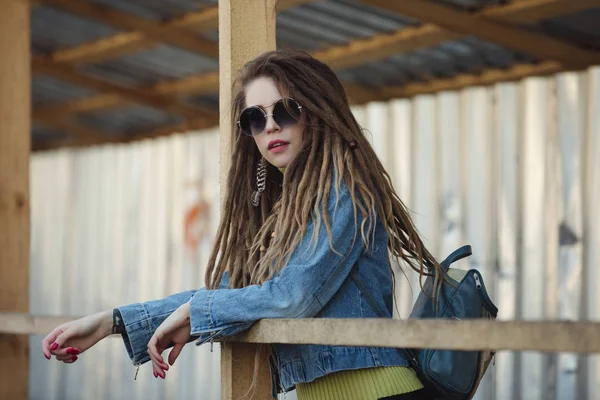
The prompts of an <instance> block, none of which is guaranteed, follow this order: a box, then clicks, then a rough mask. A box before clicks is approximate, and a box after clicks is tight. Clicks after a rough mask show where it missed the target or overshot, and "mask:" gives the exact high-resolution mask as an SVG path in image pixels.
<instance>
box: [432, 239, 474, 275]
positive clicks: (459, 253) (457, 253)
mask: <svg viewBox="0 0 600 400" xmlns="http://www.w3.org/2000/svg"><path fill="white" fill-rule="evenodd" d="M471 254H473V251H472V250H471V246H469V245H466V246H462V247H460V248H458V249H456V250H454V251H453V252H452V253H450V255H449V256H448V257H446V259H445V260H444V261H442V263H441V264H440V266H441V267H442V269H443V270H444V271H446V272H448V269H449V268H450V264H452V263H454V262H457V261H458V260H462V259H463V258H465V257H469V256H470V255H471Z"/></svg>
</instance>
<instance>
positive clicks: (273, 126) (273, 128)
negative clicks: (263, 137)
mask: <svg viewBox="0 0 600 400" xmlns="http://www.w3.org/2000/svg"><path fill="white" fill-rule="evenodd" d="M266 118H267V124H266V125H265V132H267V133H273V132H279V131H280V130H281V128H280V127H279V125H277V122H275V120H274V119H273V115H272V114H269V115H267V117H266Z"/></svg>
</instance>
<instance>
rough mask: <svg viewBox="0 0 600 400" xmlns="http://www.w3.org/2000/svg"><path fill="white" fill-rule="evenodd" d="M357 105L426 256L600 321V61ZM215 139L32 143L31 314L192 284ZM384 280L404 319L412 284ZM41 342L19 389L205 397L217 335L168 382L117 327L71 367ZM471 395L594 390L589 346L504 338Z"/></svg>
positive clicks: (89, 308)
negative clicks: (568, 349)
mask: <svg viewBox="0 0 600 400" xmlns="http://www.w3.org/2000/svg"><path fill="white" fill-rule="evenodd" d="M354 111H355V113H356V115H357V117H358V119H359V121H360V122H361V123H362V125H363V126H364V127H365V129H366V134H367V135H369V136H370V137H371V138H372V143H373V145H374V147H375V149H376V150H377V152H378V153H379V155H380V157H381V159H382V160H383V163H384V164H385V165H386V167H387V168H388V171H389V172H390V173H391V175H392V177H393V179H394V181H395V185H396V188H397V190H398V192H399V193H400V195H401V197H402V199H404V201H405V202H406V203H407V205H408V206H409V208H410V209H411V210H412V211H413V215H414V218H415V221H416V223H417V226H418V228H419V230H420V232H421V233H422V234H423V235H424V237H425V238H426V242H427V244H428V246H429V247H430V249H431V250H432V251H433V253H434V254H435V255H436V256H438V257H439V258H443V257H444V256H445V255H447V254H448V253H450V252H451V251H452V250H453V249H455V248H456V247H458V246H460V245H462V244H465V243H469V244H471V245H473V249H474V255H473V256H472V257H470V259H469V260H468V261H463V262H461V264H460V265H461V267H463V268H469V267H474V268H478V269H480V270H481V271H482V273H483V276H484V279H485V281H486V285H487V286H488V288H489V289H490V292H491V296H492V298H493V299H494V301H495V302H496V304H497V305H498V307H499V309H500V316H499V318H501V319H525V320H540V319H570V320H577V319H591V320H600V294H599V291H598V287H599V286H600V273H599V272H598V268H597V264H598V263H600V252H599V249H600V211H599V210H598V208H599V207H598V205H599V204H600V69H599V68H597V69H592V70H590V71H588V72H586V73H581V74H575V73H568V74H561V75H559V76H557V77H553V78H531V79H528V80H525V81H523V82H521V83H518V84H512V83H511V84H500V85H497V86H495V87H490V88H474V89H468V90H465V91H462V92H460V93H458V92H454V93H443V94H440V95H437V96H422V97H418V98H415V99H413V100H397V101H392V102H390V103H372V104H369V105H367V106H365V107H360V108H356V109H355V110H354ZM217 149H218V137H217V132H216V131H211V132H205V133H198V134H190V135H187V136H173V137H169V138H165V139H160V140H156V141H153V142H142V143H137V144H133V145H129V146H120V147H113V146H108V147H103V148H99V149H91V150H82V151H77V152H70V151H59V152H53V153H45V154H36V155H34V156H33V160H32V168H31V185H32V250H31V251H32V258H31V260H32V265H31V272H32V273H31V313H32V314H42V315H48V314H50V315H84V314H88V313H92V312H96V311H100V310H104V309H107V308H112V307H114V306H116V305H120V304H124V303H130V302H135V301H143V300H148V299H154V298H159V297H163V296H166V295H167V294H169V293H173V292H176V291H180V290H185V289H189V288H193V287H197V286H201V285H202V281H203V280H202V276H203V268H204V265H205V263H206V259H207V255H208V251H209V249H210V246H211V242H212V238H213V236H214V234H215V232H216V226H217V222H218V213H219V210H218V208H219V206H218V199H219V194H218V150H217ZM397 278H398V285H397V294H396V295H397V299H398V303H399V308H400V310H401V315H402V316H403V317H406V315H407V314H408V312H409V309H410V305H411V302H412V299H413V298H414V297H415V296H416V291H417V290H418V284H417V281H416V276H414V274H411V276H410V278H411V279H410V285H409V283H408V281H407V280H406V279H404V278H403V276H402V274H400V273H398V274H397ZM411 287H412V291H411ZM40 340H41V337H39V336H33V337H32V338H31V345H32V350H33V351H32V353H31V378H30V379H31V381H30V382H31V385H30V386H31V396H30V397H31V398H32V399H83V398H85V399H125V398H127V399H129V398H132V399H136V398H137V399H159V398H180V399H217V398H218V397H219V354H218V346H215V351H214V352H213V353H211V352H210V349H209V348H208V346H202V347H200V348H196V347H194V346H189V349H187V350H186V351H184V352H183V353H182V356H181V360H179V361H178V363H177V364H176V365H175V367H174V368H173V369H172V371H171V372H170V374H169V377H168V378H167V380H165V381H162V380H156V379H154V378H153V377H152V375H151V372H150V369H149V368H148V366H143V367H142V368H141V369H140V371H139V375H138V377H137V380H136V381H134V380H133V377H134V373H135V370H134V368H133V367H132V366H131V364H130V362H129V360H128V358H127V356H126V353H125V350H124V347H123V345H122V344H121V343H120V341H119V340H107V341H105V343H101V344H99V345H97V346H96V347H95V348H93V349H91V350H90V351H89V352H88V353H86V354H83V355H82V356H81V358H80V360H79V361H78V362H77V363H75V364H74V365H63V364H59V363H56V362H49V361H47V360H45V359H44V358H43V356H42V354H41V352H40V351H39V342H40ZM540 340H551V338H550V337H548V338H540ZM293 397H294V396H293V394H291V395H288V396H287V398H288V399H290V398H293ZM478 398H479V399H486V400H487V399H527V400H530V399H532V400H536V399H561V400H562V399H575V398H577V399H590V400H593V399H598V398H600V359H599V358H598V356H589V357H588V356H578V355H577V354H541V353H536V352H523V353H510V352H500V353H498V355H497V357H496V364H495V365H494V366H491V367H490V370H489V372H488V375H487V377H486V379H485V382H484V383H483V384H482V386H481V389H480V391H479V394H478Z"/></svg>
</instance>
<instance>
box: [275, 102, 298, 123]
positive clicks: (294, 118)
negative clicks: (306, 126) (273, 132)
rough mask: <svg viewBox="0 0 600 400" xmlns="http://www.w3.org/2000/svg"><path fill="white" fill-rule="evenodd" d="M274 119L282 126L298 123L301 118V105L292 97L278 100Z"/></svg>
mask: <svg viewBox="0 0 600 400" xmlns="http://www.w3.org/2000/svg"><path fill="white" fill-rule="evenodd" d="M273 119H274V120H275V122H277V125H279V126H280V127H282V128H283V127H287V126H294V125H296V124H297V123H298V121H299V120H300V105H299V104H298V103H297V102H296V100H292V99H282V100H280V101H278V102H277V103H276V104H275V106H274V107H273Z"/></svg>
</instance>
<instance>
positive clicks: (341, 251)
mask: <svg viewBox="0 0 600 400" xmlns="http://www.w3.org/2000/svg"><path fill="white" fill-rule="evenodd" d="M237 86H238V89H239V91H238V94H237V96H236V97H235V100H234V104H233V114H232V115H233V116H234V118H235V121H234V123H233V128H234V133H235V138H234V144H233V155H232V163H231V168H230V170H229V176H228V182H227V186H226V187H225V190H226V199H225V208H224V211H223V213H222V217H221V222H220V226H219V230H218V233H217V237H216V241H215V245H214V248H213V251H212V255H211V258H210V260H209V263H208V269H207V274H206V282H205V283H206V289H205V288H202V289H200V290H197V291H188V292H183V293H178V294H175V295H172V296H169V297H167V298H165V299H162V300H155V301H149V302H146V303H141V304H132V305H127V306H123V307H119V308H117V309H115V310H111V311H107V312H103V313H99V314H96V315H92V316H89V317H85V318H82V319H80V320H77V321H73V322H70V323H67V324H64V325H61V326H59V327H58V328H56V329H55V330H54V331H52V332H51V333H50V334H49V335H48V336H47V337H46V338H45V339H44V341H43V351H44V354H45V355H46V357H47V358H50V357H51V355H55V356H56V359H57V360H59V361H63V362H65V363H72V362H75V361H76V359H77V354H79V353H81V352H83V351H85V350H87V349H89V348H90V347H91V346H93V345H94V344H95V343H97V342H98V341H99V340H101V339H102V338H104V337H106V336H107V335H109V334H110V333H111V332H112V333H122V335H123V338H124V343H125V346H126V348H127V351H128V353H129V356H130V357H131V359H132V360H133V362H134V363H135V364H138V365H139V364H141V363H144V362H146V361H149V360H151V361H152V366H153V373H154V376H155V377H161V378H163V379H164V378H165V376H166V371H168V369H169V364H170V365H173V363H174V362H175V360H176V359H177V357H178V355H179V353H180V352H181V350H182V348H183V346H184V345H185V344H186V343H188V342H189V341H190V340H194V339H198V344H201V343H205V342H207V341H212V340H215V339H219V338H222V337H225V336H228V335H233V334H235V333H238V332H241V331H243V330H246V329H247V328H249V327H250V326H251V325H252V324H253V323H254V322H256V321H257V320H259V319H263V318H310V317H322V318H340V317H341V318H375V317H376V314H375V311H374V310H373V309H372V308H371V307H370V306H369V304H368V302H367V301H366V300H365V298H364V297H363V296H362V295H361V293H360V291H359V289H358V287H357V286H356V284H355V283H354V282H353V280H352V279H351V277H350V272H351V270H352V269H353V268H356V271H357V273H358V276H359V277H360V279H361V280H362V281H363V283H364V284H365V285H366V286H367V287H368V288H369V289H371V291H372V295H373V296H374V297H375V298H376V301H377V302H378V303H379V306H380V307H381V308H384V309H385V310H387V312H388V313H389V316H390V317H391V315H392V298H393V273H392V270H391V266H390V263H389V253H388V250H389V252H391V254H392V255H393V256H394V257H396V258H400V259H402V260H403V261H404V262H406V263H408V264H409V265H410V266H411V267H412V268H413V269H414V270H416V271H418V272H419V273H420V274H421V275H423V274H431V273H434V272H435V271H437V270H439V264H438V263H437V262H436V260H435V259H434V258H433V257H432V255H431V254H430V253H429V252H428V251H427V250H426V249H425V247H424V245H423V242H422V241H421V239H420V238H419V236H418V234H417V232H416V230H415V228H414V226H413V223H412V221H411V219H410V217H409V214H408V212H407V211H406V208H405V207H404V205H403V204H402V202H401V201H400V199H399V198H398V196H397V195H396V193H395V192H394V189H393V187H392V185H391V183H390V178H389V175H388V174H387V173H386V171H385V170H384V168H383V166H382V165H381V163H380V162H379V160H378V159H377V156H376V155H375V152H374V151H373V149H372V148H371V146H370V144H369V142H368V141H367V139H366V138H365V136H364V135H363V132H362V130H361V128H360V126H359V125H358V123H357V121H356V119H355V118H354V116H353V115H352V112H351V111H350V107H349V105H348V100H347V98H346V95H345V93H344V89H343V87H342V85H341V83H340V82H339V80H338V79H337V77H336V76H335V74H334V73H333V71H332V70H331V69H330V68H329V67H327V66H326V65H324V64H323V63H321V62H319V61H318V60H316V59H314V58H312V57H311V56H310V55H308V54H306V53H302V52H296V51H273V52H268V53H265V54H263V55H261V56H259V57H258V58H256V59H254V60H252V61H251V62H249V63H248V64H247V65H246V66H245V67H244V68H243V69H242V71H241V74H240V76H239V78H238V85H237ZM437 276H443V274H439V275H437ZM170 346H173V348H172V350H171V351H170V354H169V358H168V362H169V363H168V364H167V363H166V362H165V360H164V359H163V358H162V353H163V351H164V350H165V349H167V348H168V347H170ZM271 350H272V351H271V357H270V360H271V365H272V370H273V372H274V373H275V374H276V375H278V376H276V382H277V383H278V387H277V388H274V389H278V390H279V391H287V390H290V389H292V388H294V387H295V388H296V389H297V394H298V398H299V399H300V400H311V399H344V400H348V399H354V398H356V399H361V400H370V399H373V400H375V399H382V398H386V399H416V398H420V397H419V396H421V395H420V393H422V391H421V389H422V388H423V385H422V384H421V382H420V381H419V379H418V377H417V376H416V373H415V371H414V370H413V369H411V368H410V367H409V362H408V359H407V357H406V356H405V353H404V352H403V351H402V350H399V349H393V348H369V347H344V346H322V345H289V344H277V345H273V346H272V349H271Z"/></svg>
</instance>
